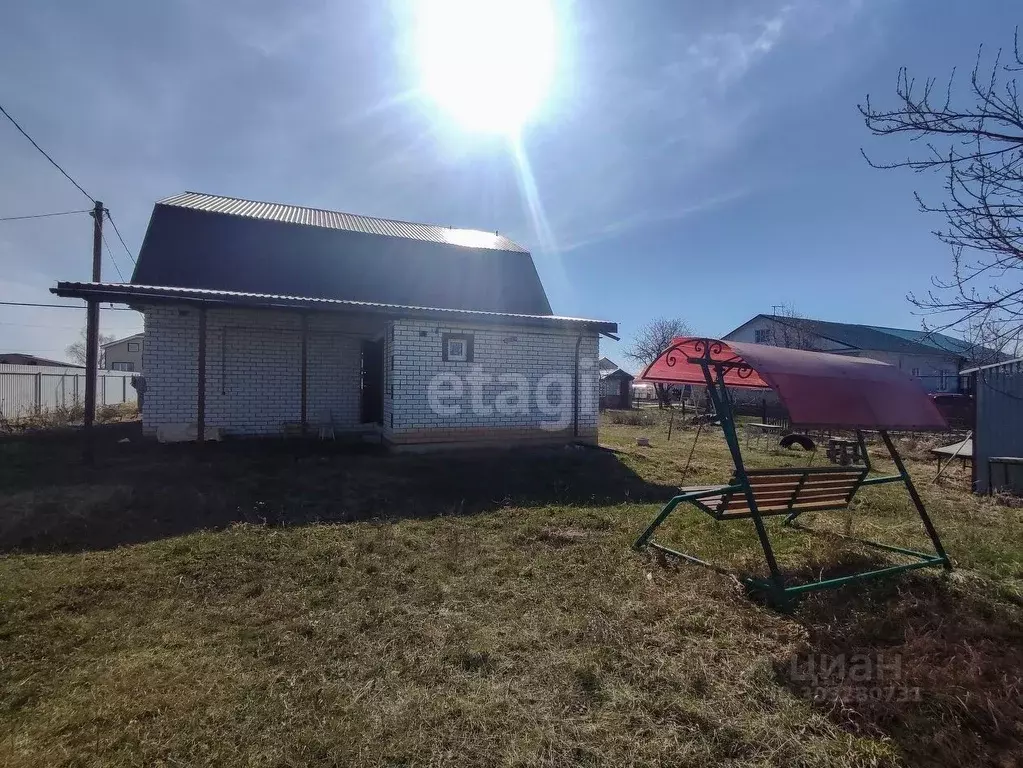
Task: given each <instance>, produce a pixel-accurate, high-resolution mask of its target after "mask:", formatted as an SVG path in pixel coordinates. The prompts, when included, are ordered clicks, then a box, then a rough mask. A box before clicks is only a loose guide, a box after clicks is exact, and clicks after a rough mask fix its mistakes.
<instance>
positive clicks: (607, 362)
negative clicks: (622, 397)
mask: <svg viewBox="0 0 1023 768" xmlns="http://www.w3.org/2000/svg"><path fill="white" fill-rule="evenodd" d="M597 368H599V369H600V378H601V380H603V379H606V378H608V377H610V376H616V377H617V378H627V379H628V380H630V381H631V380H632V379H634V378H636V377H635V376H633V375H632V374H631V373H629V372H628V371H626V370H625V369H624V368H619V367H618V363H616V362H615V361H614V360H612V359H611V358H609V357H602V358H600V360H598V361H597Z"/></svg>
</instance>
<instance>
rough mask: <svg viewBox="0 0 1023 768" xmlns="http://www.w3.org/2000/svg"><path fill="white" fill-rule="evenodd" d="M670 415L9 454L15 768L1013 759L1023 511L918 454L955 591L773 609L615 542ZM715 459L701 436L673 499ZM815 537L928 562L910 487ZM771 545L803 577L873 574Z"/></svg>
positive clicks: (649, 474) (705, 521)
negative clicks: (484, 439) (389, 449)
mask: <svg viewBox="0 0 1023 768" xmlns="http://www.w3.org/2000/svg"><path fill="white" fill-rule="evenodd" d="M654 421H655V423H653V424H651V425H648V426H627V425H620V424H605V426H604V428H603V429H602V432H601V437H602V443H604V444H605V445H606V446H607V447H609V448H612V449H615V452H610V451H597V450H589V449H560V450H549V451H539V452H537V451H534V452H494V453H482V452H477V453H474V454H459V455H441V454H437V455H430V456H387V455H379V454H376V453H373V452H369V453H367V452H363V453H355V452H345V451H331V452H328V453H324V452H319V451H315V450H313V451H303V450H295V448H294V446H293V445H289V446H283V447H282V446H267V445H265V444H257V445H246V444H242V445H236V446H231V445H222V446H210V447H208V448H207V449H205V450H204V451H202V452H199V451H196V450H194V449H193V448H192V447H191V446H156V445H148V444H145V445H139V444H138V443H137V441H136V442H133V443H130V444H127V445H125V444H118V443H116V442H111V443H110V444H109V445H105V446H104V447H103V448H102V449H101V451H100V460H99V463H98V466H97V467H96V468H94V469H89V468H87V467H83V466H81V464H80V463H79V462H78V460H77V456H78V453H77V450H78V449H77V446H76V445H75V444H74V441H73V440H70V439H67V438H66V437H61V438H50V439H47V438H36V439H25V438H22V439H16V440H14V439H12V440H8V441H6V442H0V541H2V544H3V549H4V552H5V554H3V555H2V556H0V606H2V608H0V610H2V613H0V764H2V765H10V766H111V765H113V766H128V765H145V766H149V765H165V766H195V765H218V766H220V765H228V766H230V765H250V766H291V765H308V764H315V765H360V766H361V765H366V766H385V765H386V766H392V765H393V766H396V765H409V766H411V765H431V766H432V765H437V766H440V765H452V766H491V765H494V766H512V765H523V766H525V765H530V766H532V765H544V766H556V765H568V764H572V765H593V766H604V765H606V766H622V765H678V766H685V765H692V766H705V765H710V764H715V765H726V766H774V765H778V766H888V765H914V766H915V765H937V766H966V765H971V766H973V765H978V766H979V765H991V766H1011V765H1019V764H1020V763H1021V762H1023V747H1021V741H1023V731H1021V727H1023V726H1021V722H1023V705H1021V701H1023V699H1021V696H1023V688H1021V670H1023V600H1021V587H1023V563H1021V551H1023V546H1021V543H1020V542H1021V541H1023V510H1021V509H1018V508H1017V509H1013V508H1009V507H1005V506H999V505H995V504H994V503H992V502H990V501H988V500H983V499H977V498H974V497H972V496H970V495H969V494H968V493H966V492H965V491H964V490H962V489H961V487H959V486H957V484H956V483H955V482H954V481H953V482H949V483H946V484H944V485H941V486H935V485H930V484H929V480H930V477H931V476H932V475H933V465H932V464H926V465H925V464H923V463H916V462H914V463H912V464H911V466H910V468H911V471H915V473H916V475H917V477H918V478H919V480H920V484H919V485H920V489H921V491H922V493H923V495H924V497H925V500H926V501H927V503H928V504H929V505H930V509H931V511H932V513H933V517H934V520H935V523H936V525H937V527H938V529H939V531H940V532H941V533H942V535H943V538H944V542H945V545H946V548H947V549H948V551H949V552H950V554H951V555H952V556H953V558H954V559H955V561H956V564H957V570H956V571H955V572H954V573H952V574H951V575H947V574H945V573H943V572H941V571H938V570H923V571H916V572H913V573H910V574H905V575H903V576H902V577H901V578H896V579H892V580H888V581H883V582H876V583H874V584H871V585H869V586H859V587H846V588H843V589H841V590H838V591H831V592H822V593H818V594H814V595H812V596H810V597H808V598H807V599H805V600H804V601H802V602H801V603H800V604H799V605H798V607H797V608H796V610H795V611H794V613H793V614H791V615H781V614H779V613H776V612H774V611H771V610H770V609H768V608H767V607H764V606H763V605H761V604H759V603H758V602H757V601H755V600H752V599H750V597H749V596H747V595H746V594H744V592H743V591H742V590H741V589H740V588H739V587H738V585H737V583H736V581H735V580H734V579H732V578H730V577H728V576H724V575H721V574H718V573H716V572H714V571H711V570H708V569H703V568H699V567H696V566H690V565H679V564H676V563H673V562H670V561H665V560H663V559H658V558H657V557H655V556H653V555H648V554H637V553H635V552H633V551H632V550H631V549H630V544H631V542H632V540H633V539H634V537H635V536H636V534H637V533H638V532H639V531H640V530H641V529H642V527H643V526H644V525H645V523H646V522H647V521H648V520H649V518H650V517H652V515H653V514H654V513H655V512H656V511H657V509H658V508H659V507H660V506H661V504H662V503H663V501H664V500H665V499H667V498H669V497H670V496H671V495H672V493H673V488H674V487H675V486H677V485H678V483H679V480H680V474H681V469H682V466H683V465H684V463H685V459H686V455H687V454H688V451H689V448H690V445H691V443H692V439H693V435H694V432H693V431H691V430H685V431H682V432H676V434H675V435H673V439H672V442H671V443H670V444H669V443H667V442H666V439H665V429H664V425H663V423H661V422H660V421H659V420H658V419H655V420H654ZM640 435H646V436H649V437H650V439H651V443H652V445H651V447H649V448H640V447H637V446H636V443H635V438H636V437H637V436H640ZM909 447H910V448H912V446H909ZM911 452H912V451H911ZM919 455H920V457H921V458H923V456H924V454H923V453H920V454H919ZM805 460H806V456H805V455H803V454H795V455H790V454H786V453H785V452H782V451H780V450H755V449H751V451H750V463H751V464H752V465H754V466H770V465H777V464H793V465H794V464H798V463H801V462H803V461H805ZM729 466H730V465H729V463H728V460H727V454H726V451H725V449H724V442H723V440H722V439H721V437H720V432H719V431H718V432H715V431H713V430H712V431H710V432H709V433H708V432H707V431H705V432H704V436H703V437H701V446H700V448H698V450H697V452H696V454H695V457H694V460H693V466H692V468H691V470H690V473H689V475H688V476H687V477H686V478H685V482H686V483H687V484H695V483H700V482H718V481H723V480H726V479H727V476H728V473H729ZM881 468H882V469H885V468H886V466H885V465H884V464H882V466H881ZM809 517H810V516H809V515H808V516H807V518H809ZM817 517H818V519H815V520H808V523H810V524H813V525H815V526H817V527H820V528H823V529H827V530H834V531H848V530H851V531H854V532H855V533H857V534H860V535H865V536H867V537H869V538H879V539H884V540H887V541H891V542H896V543H897V542H905V543H908V544H910V545H917V546H925V544H926V538H925V536H924V535H923V531H922V529H921V526H920V525H919V521H918V519H916V518H915V517H914V513H913V511H912V508H911V506H910V505H909V503H908V500H906V499H905V498H904V495H903V492H902V491H900V489H898V488H895V487H893V486H882V487H878V488H874V489H869V490H866V491H864V492H863V494H862V496H861V499H860V501H859V502H858V503H857V504H856V506H855V509H854V510H853V512H852V513H851V514H846V513H841V512H840V513H827V514H821V515H819V516H817ZM771 532H772V535H773V536H774V538H775V541H776V542H777V546H778V552H779V558H780V560H781V561H782V563H783V565H784V567H785V569H786V570H787V571H788V572H790V573H792V574H795V575H799V576H800V577H807V576H809V577H814V576H819V575H821V574H825V575H827V574H833V573H839V572H842V571H843V569H848V568H850V567H863V566H864V565H869V564H871V563H875V562H882V561H880V560H879V559H878V558H879V555H878V553H877V552H871V551H868V550H862V549H859V548H857V547H855V546H851V545H849V544H847V543H841V542H839V541H837V540H835V539H834V538H829V537H827V536H824V535H817V536H815V535H809V534H806V533H800V532H796V531H791V530H781V529H780V528H779V527H778V525H777V524H776V521H775V523H772V525H771ZM661 535H662V536H663V537H664V538H665V539H666V540H670V541H674V543H675V544H677V545H678V546H680V547H683V548H685V549H686V550H687V551H691V552H694V553H700V554H702V555H703V556H705V557H708V558H709V559H712V560H714V561H715V562H717V563H720V564H721V565H723V566H726V567H728V568H730V569H732V570H734V571H736V572H737V573H738V572H747V571H756V570H757V569H760V568H762V565H761V563H760V558H758V557H757V548H756V540H755V537H754V536H753V535H752V533H751V525H750V524H749V523H748V522H733V523H724V524H721V523H715V522H714V521H712V520H710V519H709V518H707V517H706V516H702V515H701V514H700V513H698V512H695V511H690V510H685V511H680V512H679V513H678V514H677V515H675V516H674V517H673V518H672V522H671V523H670V524H669V525H667V526H666V527H665V529H664V531H663V533H662V534H661ZM839 657H843V658H844V659H845V661H846V664H845V665H842V664H838V663H837V662H836V661H835V660H836V659H838V658H839ZM864 660H866V662H864ZM852 662H856V664H859V667H857V666H856V664H853V663H852ZM876 662H880V665H878V664H877V663H876ZM821 664H823V665H824V666H825V667H829V665H830V668H829V669H826V670H825V671H824V672H821V667H820V665H821ZM865 668H866V669H867V671H868V673H869V674H867V675H866V676H865V677H864V676H862V675H859V674H858V673H857V669H859V670H860V671H862V670H863V669H865ZM812 670H817V672H818V673H819V675H818V677H817V678H814V677H813V675H812V674H810V673H811V671H812ZM843 671H845V672H846V673H847V674H845V675H844V676H843V674H842V672H843Z"/></svg>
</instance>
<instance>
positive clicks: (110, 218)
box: [103, 208, 136, 283]
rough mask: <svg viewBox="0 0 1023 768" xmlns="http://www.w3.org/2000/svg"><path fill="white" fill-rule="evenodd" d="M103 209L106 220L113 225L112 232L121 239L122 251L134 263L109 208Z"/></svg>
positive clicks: (122, 280) (122, 279)
mask: <svg viewBox="0 0 1023 768" xmlns="http://www.w3.org/2000/svg"><path fill="white" fill-rule="evenodd" d="M103 210H105V211H106V212H107V220H108V221H109V222H110V223H111V225H113V227H114V232H116V233H117V239H118V240H120V241H121V245H123V246H124V252H125V253H127V254H128V258H129V259H131V263H132V264H135V263H136V262H135V257H134V256H132V254H131V251H130V250H128V246H127V245H126V244H125V242H124V238H123V237H121V230H119V229H118V228H117V225H116V224H114V217H113V216H111V215H110V209H109V208H104V209H103ZM121 282H122V283H123V282H124V278H123V277H122V278H121Z"/></svg>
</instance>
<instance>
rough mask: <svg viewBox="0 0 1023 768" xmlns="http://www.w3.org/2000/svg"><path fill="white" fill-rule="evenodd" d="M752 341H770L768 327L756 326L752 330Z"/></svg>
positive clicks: (759, 342)
mask: <svg viewBox="0 0 1023 768" xmlns="http://www.w3.org/2000/svg"><path fill="white" fill-rule="evenodd" d="M753 341H754V343H756V344H768V343H770V341H771V329H770V328H758V329H757V330H755V331H753Z"/></svg>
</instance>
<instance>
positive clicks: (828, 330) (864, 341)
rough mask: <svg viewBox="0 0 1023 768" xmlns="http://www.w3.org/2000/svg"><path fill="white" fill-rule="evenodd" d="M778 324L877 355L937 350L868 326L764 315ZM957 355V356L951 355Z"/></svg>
mask: <svg viewBox="0 0 1023 768" xmlns="http://www.w3.org/2000/svg"><path fill="white" fill-rule="evenodd" d="M764 317H769V318H771V319H772V320H775V321H777V322H779V323H785V324H787V325H790V326H792V327H794V328H800V329H802V330H803V331H804V332H807V333H813V334H816V335H818V336H823V337H824V338H827V339H831V340H832V341H836V342H838V343H839V344H845V345H847V346H850V347H852V348H854V349H862V350H869V351H875V352H895V353H902V354H915V355H927V354H934V352H935V351H940V350H938V348H937V347H934V346H928V345H925V344H921V343H920V342H918V341H915V340H911V339H908V338H903V337H901V336H898V335H896V334H893V333H891V332H890V331H889V330H882V329H880V328H877V327H874V326H869V325H855V324H853V323H832V322H829V321H827V320H812V319H810V318H805V317H785V316H783V315H764ZM952 354H956V353H954V352H953V353H952Z"/></svg>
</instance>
